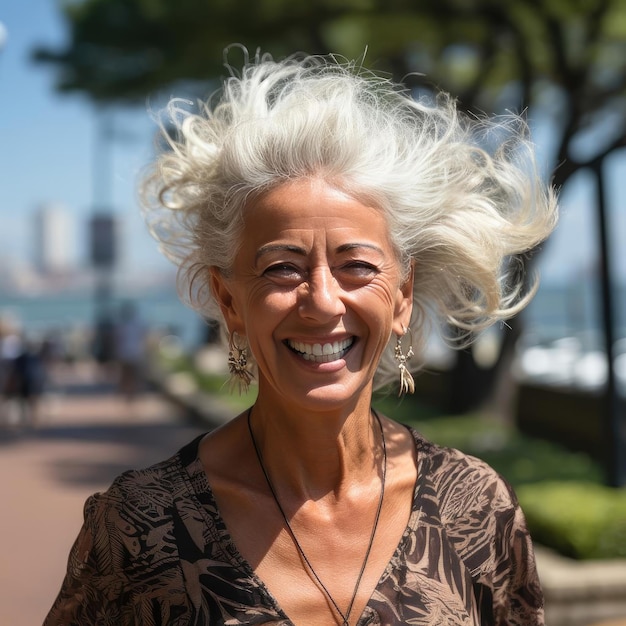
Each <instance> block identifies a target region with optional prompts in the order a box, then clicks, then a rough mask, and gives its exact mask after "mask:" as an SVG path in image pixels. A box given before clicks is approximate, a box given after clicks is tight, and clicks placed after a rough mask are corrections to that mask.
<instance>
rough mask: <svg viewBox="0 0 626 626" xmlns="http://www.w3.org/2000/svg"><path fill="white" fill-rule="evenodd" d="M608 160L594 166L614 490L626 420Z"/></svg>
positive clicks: (621, 468)
mask: <svg viewBox="0 0 626 626" xmlns="http://www.w3.org/2000/svg"><path fill="white" fill-rule="evenodd" d="M603 165H604V160H603V159H598V160H597V161H596V162H595V163H594V164H593V166H592V170H593V173H594V175H595V178H596V190H597V198H598V235H599V246H600V286H601V290H602V291H601V293H602V297H601V302H602V329H603V334H604V343H605V351H606V358H607V382H606V388H605V397H604V399H605V402H604V412H603V417H604V428H603V432H604V436H605V441H606V446H607V458H606V470H607V481H608V483H609V485H611V486H612V487H623V486H625V485H626V417H625V416H624V415H622V406H621V405H620V400H619V397H618V391H617V378H616V375H615V314H614V312H615V309H614V306H615V303H614V298H613V289H612V282H613V281H612V277H611V274H612V272H611V255H610V243H609V234H608V233H609V224H608V217H607V209H606V193H605V183H606V181H605V177H604V172H603Z"/></svg>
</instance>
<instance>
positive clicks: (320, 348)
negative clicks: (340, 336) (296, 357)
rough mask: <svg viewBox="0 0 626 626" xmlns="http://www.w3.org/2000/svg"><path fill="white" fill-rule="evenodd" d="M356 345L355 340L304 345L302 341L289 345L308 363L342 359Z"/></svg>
mask: <svg viewBox="0 0 626 626" xmlns="http://www.w3.org/2000/svg"><path fill="white" fill-rule="evenodd" d="M353 343H354V338H353V337H351V338H349V339H344V340H343V341H335V342H334V343H325V344H324V345H322V344H321V343H313V344H311V343H304V342H302V341H291V340H290V341H288V342H287V345H288V346H289V347H290V348H291V349H292V350H295V351H296V352H299V353H300V354H301V355H302V356H303V357H304V359H305V360H306V361H314V362H316V363H328V362H329V361H335V360H337V359H340V358H341V357H342V356H344V354H345V353H346V352H347V350H348V348H349V347H350V346H351V345H352V344H353Z"/></svg>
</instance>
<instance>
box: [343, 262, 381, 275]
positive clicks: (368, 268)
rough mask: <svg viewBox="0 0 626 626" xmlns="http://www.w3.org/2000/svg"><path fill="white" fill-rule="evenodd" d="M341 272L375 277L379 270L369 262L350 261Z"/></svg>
mask: <svg viewBox="0 0 626 626" xmlns="http://www.w3.org/2000/svg"><path fill="white" fill-rule="evenodd" d="M341 270H342V271H344V272H348V273H350V274H353V275H355V276H374V275H376V274H378V271H379V270H378V268H377V267H376V266H375V265H373V264H372V263H368V262H367V261H350V262H349V263H345V264H344V265H343V266H342V267H341Z"/></svg>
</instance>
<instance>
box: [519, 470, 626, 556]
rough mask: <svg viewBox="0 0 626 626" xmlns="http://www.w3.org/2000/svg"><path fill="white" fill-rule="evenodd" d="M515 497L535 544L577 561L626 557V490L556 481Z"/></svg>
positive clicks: (529, 487) (522, 490)
mask: <svg viewBox="0 0 626 626" xmlns="http://www.w3.org/2000/svg"><path fill="white" fill-rule="evenodd" d="M517 495H518V497H519V500H520V504H521V505H522V509H523V510H524V513H525V514H526V519H527V521H528V527H529V529H530V532H531V534H532V536H533V539H534V540H535V541H537V542H538V543H542V544H544V545H546V546H550V547H552V548H554V549H555V550H557V551H558V552H560V553H561V554H563V555H565V556H569V557H573V558H576V559H605V558H616V557H626V489H613V488H611V487H605V486H603V485H598V484H595V483H583V482H562V481H554V482H544V483H537V484H528V485H523V486H521V487H519V488H518V489H517Z"/></svg>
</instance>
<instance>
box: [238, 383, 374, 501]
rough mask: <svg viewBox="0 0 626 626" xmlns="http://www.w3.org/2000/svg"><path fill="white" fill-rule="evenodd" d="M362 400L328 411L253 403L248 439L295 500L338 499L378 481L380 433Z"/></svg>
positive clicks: (365, 400)
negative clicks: (252, 438)
mask: <svg viewBox="0 0 626 626" xmlns="http://www.w3.org/2000/svg"><path fill="white" fill-rule="evenodd" d="M365 395H366V396H367V397H365V398H364V399H362V400H361V401H360V402H357V403H355V404H354V405H352V406H347V407H342V408H341V409H337V408H333V410H319V411H315V410H308V411H307V410H303V408H302V407H298V408H296V407H285V406H282V405H280V404H277V403H273V402H267V401H264V397H263V395H262V394H261V393H259V399H258V400H257V402H256V403H255V405H254V406H253V408H252V409H251V415H250V423H251V428H252V432H253V436H254V439H255V442H256V445H257V447H258V449H259V452H260V454H261V456H262V458H263V462H264V464H265V467H266V468H267V470H268V472H269V474H270V475H271V476H272V479H273V480H274V481H275V483H276V485H277V486H278V487H279V488H281V490H288V491H289V492H291V493H292V494H293V495H294V496H296V497H301V498H305V499H313V500H319V499H321V498H325V497H332V498H336V499H339V498H341V496H342V495H343V494H344V493H345V491H346V490H347V489H348V488H351V489H355V488H358V487H359V486H360V485H362V484H363V483H366V482H370V481H371V480H372V479H373V478H374V477H376V478H377V476H378V468H379V467H380V460H381V454H382V451H381V445H380V444H381V436H380V429H379V427H378V424H377V423H376V421H375V419H374V418H373V416H372V414H371V409H370V399H371V396H369V395H367V394H365Z"/></svg>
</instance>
